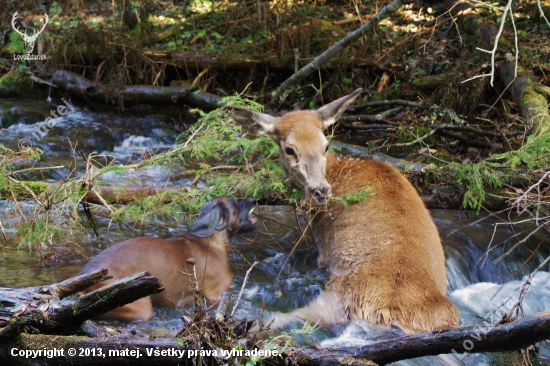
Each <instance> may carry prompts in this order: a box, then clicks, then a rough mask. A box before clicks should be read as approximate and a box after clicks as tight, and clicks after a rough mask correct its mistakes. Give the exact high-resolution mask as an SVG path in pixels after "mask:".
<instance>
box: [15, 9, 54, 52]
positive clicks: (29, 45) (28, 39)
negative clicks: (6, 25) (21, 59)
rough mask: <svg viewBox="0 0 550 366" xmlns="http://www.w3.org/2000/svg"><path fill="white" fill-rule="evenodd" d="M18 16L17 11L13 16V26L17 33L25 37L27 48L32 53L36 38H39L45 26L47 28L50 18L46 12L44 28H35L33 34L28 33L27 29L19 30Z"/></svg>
mask: <svg viewBox="0 0 550 366" xmlns="http://www.w3.org/2000/svg"><path fill="white" fill-rule="evenodd" d="M17 18H18V13H17V12H15V14H13V17H12V18H11V26H12V28H13V30H15V31H16V32H17V33H19V34H20V35H21V37H22V38H23V42H25V48H26V49H27V54H29V55H30V54H31V53H32V51H33V49H34V42H36V38H38V35H39V34H40V33H42V31H44V28H46V24H48V20H50V18H49V17H48V14H44V21H43V22H42V29H40V30H39V31H37V30H36V29H34V30H33V34H32V35H31V36H29V35H27V31H26V30H25V31H24V32H21V31H19V27H16V25H15V20H16V19H17Z"/></svg>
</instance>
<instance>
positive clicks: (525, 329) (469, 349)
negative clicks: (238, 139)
mask: <svg viewBox="0 0 550 366" xmlns="http://www.w3.org/2000/svg"><path fill="white" fill-rule="evenodd" d="M546 339H550V312H543V313H538V314H533V315H530V316H527V317H525V318H523V319H520V320H517V321H515V322H511V323H506V324H502V325H497V326H494V327H467V328H462V329H443V330H438V331H434V332H429V333H419V334H415V335H410V336H406V337H400V338H394V339H388V340H384V341H380V342H376V343H373V344H370V345H367V346H363V347H347V348H339V349H321V348H318V347H316V348H310V347H288V348H286V349H285V351H284V352H283V353H282V355H281V356H277V357H271V358H269V363H270V364H275V365H288V364H292V365H338V364H346V365H351V364H357V365H359V364H361V365H365V364H372V363H367V360H371V361H374V362H376V363H377V364H379V365H385V364H388V363H391V362H395V361H399V360H404V359H410V358H416V357H422V356H429V355H438V354H445V353H449V354H452V355H454V356H451V357H456V358H457V360H461V359H462V358H464V357H465V356H466V355H467V354H468V353H478V352H499V351H510V350H516V349H521V348H526V347H528V346H530V345H532V344H535V343H537V342H540V341H543V340H546ZM14 349H15V350H16V351H15V352H16V355H18V353H17V352H19V350H22V351H23V352H24V350H50V351H51V350H54V349H57V350H62V351H63V354H62V355H60V354H59V353H58V354H56V355H55V357H52V358H46V357H45V355H43V356H42V357H37V358H34V359H32V358H24V357H21V356H13V355H12V354H13V353H12V352H14ZM69 349H74V350H75V351H76V355H68V350H69ZM195 349H196V347H195V345H194V344H193V343H191V342H185V344H184V342H181V341H179V340H178V339H173V338H157V339H144V338H140V337H134V336H130V335H116V336H111V337H106V338H89V337H77V336H71V337H66V336H52V335H42V334H21V335H20V336H19V337H18V338H17V340H5V341H3V342H0V362H2V363H3V364H9V365H31V364H32V365H85V364H90V363H93V364H97V365H111V364H120V363H124V364H125V365H148V364H151V363H152V362H154V364H155V365H165V364H166V365H168V364H170V365H174V364H178V363H179V364H180V365H193V364H194V363H193V362H194V361H195V360H194V357H189V351H190V350H195ZM183 351H185V352H183ZM86 352H87V353H86ZM138 352H139V355H140V357H139V358H138V357H137V355H138ZM154 352H157V353H156V354H155V353H154ZM103 355H105V356H103ZM180 357H181V358H180ZM214 359H216V361H218V362H219V363H221V361H223V358H222V357H220V352H219V351H218V355H217V357H213V358H210V362H207V363H206V364H214V362H215V361H214Z"/></svg>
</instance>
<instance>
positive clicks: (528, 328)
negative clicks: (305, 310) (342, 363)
mask: <svg viewBox="0 0 550 366" xmlns="http://www.w3.org/2000/svg"><path fill="white" fill-rule="evenodd" d="M547 339H550V311H545V312H542V313H537V314H533V315H529V316H526V317H525V318H522V319H520V320H516V321H514V322H511V323H506V324H502V325H497V326H491V327H489V326H483V327H465V328H462V329H441V330H437V331H433V332H429V333H419V334H414V335H410V336H406V337H400V338H394V339H388V340H384V341H380V342H376V343H373V344H370V345H366V346H363V347H346V348H340V349H325V350H316V349H307V348H291V349H289V350H287V351H286V352H285V356H286V357H295V361H297V362H298V364H302V365H305V364H307V365H321V364H326V365H335V364H337V363H333V362H332V363H328V361H329V360H331V359H332V360H337V361H338V360H343V359H344V358H348V359H356V360H360V359H368V360H371V361H374V362H376V363H377V364H379V365H386V364H388V363H391V362H395V361H399V360H405V359H410V358H417V357H422V356H433V355H438V354H445V353H452V354H454V355H455V356H456V357H457V360H458V361H460V360H461V359H462V358H464V356H465V353H466V354H467V353H479V352H502V351H512V350H519V349H522V348H526V347H528V346H530V345H532V344H535V343H537V342H541V341H544V340H547ZM302 360H304V361H305V362H306V363H304V361H302ZM279 364H281V365H282V364H283V363H281V362H279Z"/></svg>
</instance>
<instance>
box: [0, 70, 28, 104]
mask: <svg viewBox="0 0 550 366" xmlns="http://www.w3.org/2000/svg"><path fill="white" fill-rule="evenodd" d="M31 88H32V82H31V80H30V79H29V77H28V76H26V75H24V74H23V73H21V72H19V71H12V72H10V73H7V74H5V75H3V76H2V77H0V98H12V97H20V96H23V95H26V94H28V93H29V92H30V90H31Z"/></svg>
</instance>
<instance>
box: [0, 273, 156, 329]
mask: <svg viewBox="0 0 550 366" xmlns="http://www.w3.org/2000/svg"><path fill="white" fill-rule="evenodd" d="M108 278H110V277H108V276H107V270H106V269H103V270H99V271H95V272H92V273H88V274H85V275H81V276H77V277H74V278H70V279H68V280H66V281H63V282H60V283H57V284H54V285H51V286H39V287H30V288H20V289H17V288H0V305H1V306H0V326H3V328H1V329H0V339H2V338H13V337H15V336H17V335H18V334H19V333H21V332H22V331H27V332H29V331H30V332H41V333H56V334H67V333H68V334H72V333H74V332H76V329H78V328H79V327H80V326H81V325H82V323H83V322H84V321H86V320H87V319H90V318H93V317H95V316H98V315H101V314H103V313H105V312H107V311H109V310H112V309H115V308H117V307H119V306H122V305H125V304H128V303H131V302H133V301H135V300H138V299H140V298H142V297H145V296H148V295H152V294H155V293H158V292H160V291H162V290H163V288H162V285H161V284H160V282H159V280H158V278H156V277H154V276H151V275H150V274H149V273H147V272H142V273H136V274H134V275H132V276H128V277H126V278H123V279H120V280H118V281H115V282H113V283H111V284H109V285H107V286H105V287H102V288H100V289H98V290H96V291H93V292H90V293H88V294H85V295H82V296H80V297H76V298H68V296H69V295H72V294H75V293H77V292H78V291H82V290H84V289H86V288H88V287H89V286H91V285H93V284H96V283H98V282H101V281H103V280H106V279H108Z"/></svg>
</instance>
